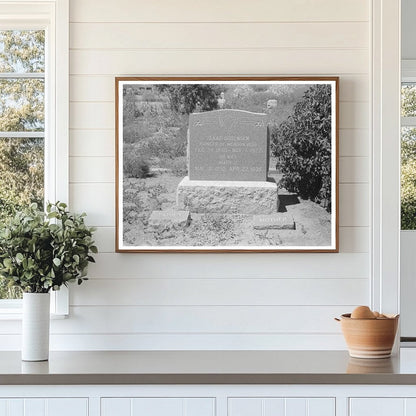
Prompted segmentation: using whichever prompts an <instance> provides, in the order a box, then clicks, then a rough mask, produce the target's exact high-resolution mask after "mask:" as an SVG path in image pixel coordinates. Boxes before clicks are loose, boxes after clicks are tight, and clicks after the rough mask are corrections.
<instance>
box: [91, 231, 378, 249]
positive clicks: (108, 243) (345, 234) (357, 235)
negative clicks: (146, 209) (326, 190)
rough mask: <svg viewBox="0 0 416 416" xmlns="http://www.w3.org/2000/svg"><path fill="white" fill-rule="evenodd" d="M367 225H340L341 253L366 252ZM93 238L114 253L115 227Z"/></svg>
mask: <svg viewBox="0 0 416 416" xmlns="http://www.w3.org/2000/svg"><path fill="white" fill-rule="evenodd" d="M369 233H370V231H369V229H368V227H341V228H340V231H339V236H340V252H342V253H368V251H369V237H370V235H369ZM94 239H95V241H96V243H97V246H98V249H99V252H100V253H114V250H115V228H114V227H98V228H97V230H96V232H95V234H94Z"/></svg>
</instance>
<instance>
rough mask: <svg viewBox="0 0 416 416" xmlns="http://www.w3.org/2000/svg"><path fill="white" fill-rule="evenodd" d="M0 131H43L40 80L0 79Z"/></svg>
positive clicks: (43, 118) (43, 116)
mask: <svg viewBox="0 0 416 416" xmlns="http://www.w3.org/2000/svg"><path fill="white" fill-rule="evenodd" d="M0 91H1V95H0V131H3V132H5V131H43V130H44V129H45V113H44V111H45V109H44V100H45V82H44V80H42V79H16V78H8V79H0Z"/></svg>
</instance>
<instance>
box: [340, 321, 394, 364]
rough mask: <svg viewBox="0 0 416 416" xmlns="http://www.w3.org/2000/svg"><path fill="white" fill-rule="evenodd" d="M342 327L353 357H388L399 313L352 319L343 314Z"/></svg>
mask: <svg viewBox="0 0 416 416" xmlns="http://www.w3.org/2000/svg"><path fill="white" fill-rule="evenodd" d="M340 321H341V329H342V333H343V334H344V338H345V341H346V343H347V345H348V350H349V353H350V356H351V357H354V358H388V357H390V356H391V349H392V348H393V344H394V339H395V337H396V332H397V327H398V323H399V315H395V316H390V317H388V318H382V319H352V318H351V314H350V313H346V314H344V315H341V319H340Z"/></svg>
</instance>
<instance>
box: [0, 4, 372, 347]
mask: <svg viewBox="0 0 416 416" xmlns="http://www.w3.org/2000/svg"><path fill="white" fill-rule="evenodd" d="M370 6H371V2H370V1H363V0H314V1H309V0H293V1H283V0H265V1H262V2H260V3H253V2H251V1H249V0H242V1H238V2H237V1H230V2H223V1H220V0H214V1H211V2H203V1H199V0H198V1H197V2H195V1H192V2H191V0H178V1H177V2H167V1H163V2H162V3H161V2H149V1H144V0H138V1H135V2H131V1H130V0H119V1H118V2H117V3H114V2H113V1H112V0H71V2H70V15H71V16H70V20H71V22H72V24H71V25H70V44H71V48H72V49H71V51H70V74H71V75H70V100H71V105H70V127H71V130H70V155H71V159H70V180H71V184H70V205H71V209H73V210H75V211H78V212H79V211H86V212H87V213H88V217H87V222H88V224H91V225H96V226H98V230H97V232H96V241H97V244H98V246H99V249H100V251H101V252H100V254H97V255H96V260H97V263H96V264H93V265H91V267H90V277H91V279H90V281H88V282H85V284H83V285H82V286H80V287H77V288H74V291H73V293H72V294H71V304H72V305H76V306H71V308H70V318H69V319H66V320H61V321H53V322H52V337H51V345H52V348H57V349H192V348H196V349H204V348H205V349H210V348H215V349H218V348H224V349H235V348H236V349H241V348H248V349H279V348H283V349H303V348H318V349H322V348H334V349H339V348H345V342H344V340H343V337H342V335H341V332H340V328H339V325H338V324H337V323H336V322H334V321H333V319H332V318H333V317H335V316H339V315H340V314H341V313H345V312H350V311H351V310H352V309H353V307H354V306H355V305H358V304H366V303H368V302H369V281H368V278H369V274H370V270H369V265H370V255H369V248H370V242H369V238H370V231H371V230H370V215H369V214H370V203H369V201H370V199H369V198H370V196H369V193H370V183H371V181H370V166H371V159H370V156H371V154H370V148H371V147H370V131H369V127H370V116H369V109H370V102H369V99H370V83H371V79H370V58H369V54H370V50H369V45H370V43H371V38H370V24H369V20H370V17H371V16H370ZM146 74H148V75H195V76H197V75H198V74H199V75H203V74H206V75H207V74H213V75H293V76H296V75H299V76H310V75H317V76H318V75H328V76H340V102H341V103H340V135H339V140H340V141H339V153H340V164H339V166H340V182H341V184H340V186H339V196H340V206H339V215H340V217H339V219H340V225H341V227H340V251H341V252H340V253H339V254H316V253H315V254H295V253H275V254H271V253H265V254H159V253H158V254H115V253H114V237H115V236H114V233H115V230H114V225H115V212H114V211H115V203H114V199H115V184H114V183H113V182H114V163H115V161H114V153H115V152H114V147H115V146H114V141H115V139H114V137H115V135H114V111H115V108H114V77H115V76H123V75H146ZM89 305H92V306H89ZM117 305H118V306H117ZM173 305H176V306H173ZM192 305H193V306H192ZM210 305H211V306H210ZM243 305H245V306H243ZM299 305H300V306H299ZM331 305H334V306H331ZM19 331H20V323H18V324H17V325H16V323H14V324H9V323H6V324H5V325H4V326H1V327H0V349H2V348H3V346H2V340H3V339H4V338H3V336H2V335H1V334H11V335H7V339H8V342H9V343H12V344H13V343H14V344H13V345H18V346H17V347H16V348H19V347H20V344H19V337H18V335H17V334H18V333H19Z"/></svg>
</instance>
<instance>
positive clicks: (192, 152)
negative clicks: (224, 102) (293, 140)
mask: <svg viewBox="0 0 416 416" xmlns="http://www.w3.org/2000/svg"><path fill="white" fill-rule="evenodd" d="M188 151H189V153H188V158H189V179H190V180H207V181H209V180H211V181H215V180H218V181H266V180H267V171H268V160H269V137H268V130H267V115H266V114H260V113H251V112H248V111H242V110H216V111H207V112H205V113H194V114H190V116H189V133H188Z"/></svg>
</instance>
